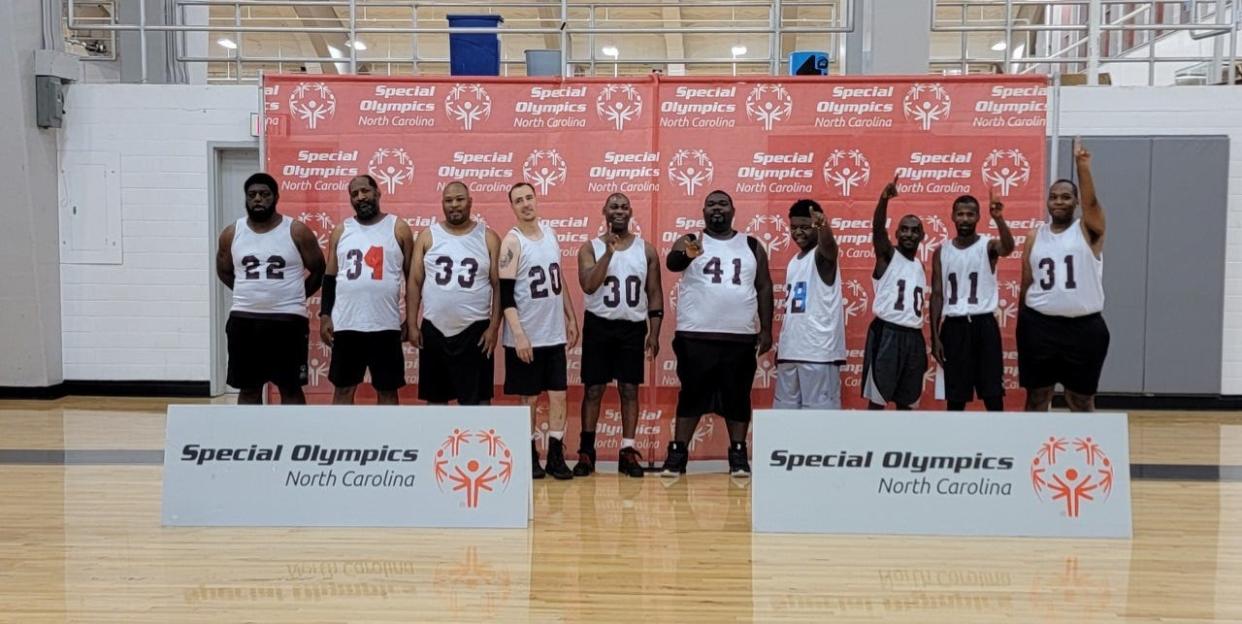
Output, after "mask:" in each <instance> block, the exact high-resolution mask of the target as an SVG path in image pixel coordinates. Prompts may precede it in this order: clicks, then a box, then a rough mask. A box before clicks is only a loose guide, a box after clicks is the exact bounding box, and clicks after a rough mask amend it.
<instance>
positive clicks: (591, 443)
mask: <svg viewBox="0 0 1242 624" xmlns="http://www.w3.org/2000/svg"><path fill="white" fill-rule="evenodd" d="M578 450H579V451H594V450H595V432H594V431H583V432H582V433H579V434H578Z"/></svg>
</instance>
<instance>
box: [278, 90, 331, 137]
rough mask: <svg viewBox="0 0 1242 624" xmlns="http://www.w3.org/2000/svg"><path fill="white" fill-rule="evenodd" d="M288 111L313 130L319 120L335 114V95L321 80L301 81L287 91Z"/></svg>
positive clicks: (329, 117)
mask: <svg viewBox="0 0 1242 624" xmlns="http://www.w3.org/2000/svg"><path fill="white" fill-rule="evenodd" d="M289 112H291V113H293V114H294V115H297V117H298V119H301V120H302V121H304V122H306V127H307V128H310V129H311V130H314V129H315V128H316V127H317V126H318V125H319V122H321V121H324V120H327V119H331V118H332V116H333V115H335V114H336V96H335V95H333V94H332V89H329V88H328V85H326V84H324V83H322V82H303V83H302V84H299V85H298V86H297V87H294V89H293V91H291V92H290V93H289Z"/></svg>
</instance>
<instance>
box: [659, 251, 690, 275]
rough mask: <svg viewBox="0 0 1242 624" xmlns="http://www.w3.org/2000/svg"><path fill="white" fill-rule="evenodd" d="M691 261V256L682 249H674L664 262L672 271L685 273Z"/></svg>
mask: <svg viewBox="0 0 1242 624" xmlns="http://www.w3.org/2000/svg"><path fill="white" fill-rule="evenodd" d="M691 260H692V258H691V257H690V254H688V253H686V252H684V251H682V250H680V249H674V250H672V251H670V252H668V259H667V260H665V261H664V266H666V267H668V270H670V271H684V270H686V267H688V266H690V261H691Z"/></svg>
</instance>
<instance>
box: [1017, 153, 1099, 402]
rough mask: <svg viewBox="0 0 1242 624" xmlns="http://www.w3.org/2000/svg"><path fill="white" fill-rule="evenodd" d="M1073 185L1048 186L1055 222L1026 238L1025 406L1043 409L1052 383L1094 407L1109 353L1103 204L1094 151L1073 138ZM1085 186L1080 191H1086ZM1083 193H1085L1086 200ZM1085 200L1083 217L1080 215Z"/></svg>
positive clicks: (1021, 362) (1021, 333)
mask: <svg viewBox="0 0 1242 624" xmlns="http://www.w3.org/2000/svg"><path fill="white" fill-rule="evenodd" d="M1074 163H1075V166H1076V168H1077V170H1078V181H1079V184H1080V185H1081V186H1075V184H1074V183H1073V182H1072V181H1070V180H1057V181H1056V182H1054V183H1053V184H1052V186H1051V187H1050V188H1049V189H1048V215H1049V216H1051V217H1052V222H1051V223H1045V224H1041V225H1039V226H1037V227H1036V228H1035V229H1034V230H1033V231H1032V232H1031V233H1030V235H1028V236H1027V237H1026V262H1023V263H1022V301H1023V303H1024V305H1023V306H1022V308H1021V309H1020V310H1019V312H1018V379H1019V383H1021V385H1022V387H1023V388H1026V410H1027V411H1028V412H1043V411H1047V410H1048V406H1049V404H1051V403H1052V391H1053V386H1055V385H1056V384H1058V383H1059V384H1061V385H1062V386H1063V387H1064V388H1065V402H1066V403H1067V404H1069V408H1070V410H1071V411H1075V412H1089V411H1092V410H1094V409H1095V393H1096V390H1097V389H1098V388H1099V383H1100V371H1101V370H1103V368H1104V358H1105V357H1107V355H1108V342H1109V333H1108V325H1107V324H1106V323H1105V322H1104V317H1103V315H1101V314H1100V312H1101V311H1103V309H1104V284H1103V279H1102V278H1103V275H1104V258H1103V252H1104V209H1103V208H1102V207H1101V206H1100V202H1099V199H1098V198H1097V197H1096V196H1095V183H1094V182H1093V181H1092V179H1091V154H1090V153H1089V152H1088V151H1087V150H1086V148H1084V147H1083V146H1082V141H1081V139H1077V138H1075V139H1074ZM1080 191H1081V194H1080ZM1080 198H1081V199H1080ZM1080 204H1081V206H1082V216H1081V217H1080V218H1077V219H1075V218H1074V210H1075V208H1077V207H1078V206H1079V205H1080Z"/></svg>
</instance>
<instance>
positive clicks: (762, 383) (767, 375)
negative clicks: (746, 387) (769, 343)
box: [755, 358, 776, 388]
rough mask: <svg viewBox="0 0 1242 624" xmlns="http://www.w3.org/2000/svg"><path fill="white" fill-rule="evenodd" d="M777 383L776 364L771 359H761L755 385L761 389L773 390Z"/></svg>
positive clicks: (756, 370) (756, 368) (757, 367)
mask: <svg viewBox="0 0 1242 624" xmlns="http://www.w3.org/2000/svg"><path fill="white" fill-rule="evenodd" d="M775 382H776V364H775V363H773V362H772V360H771V358H761V359H760V360H759V365H758V366H756V367H755V385H756V386H758V387H760V388H771V387H772V384H773V383H775Z"/></svg>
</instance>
